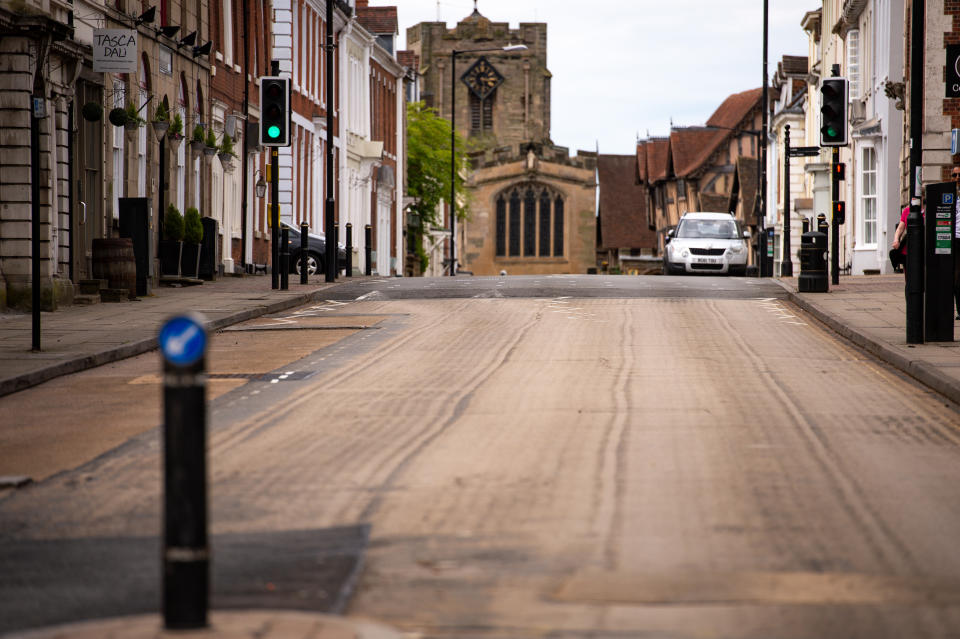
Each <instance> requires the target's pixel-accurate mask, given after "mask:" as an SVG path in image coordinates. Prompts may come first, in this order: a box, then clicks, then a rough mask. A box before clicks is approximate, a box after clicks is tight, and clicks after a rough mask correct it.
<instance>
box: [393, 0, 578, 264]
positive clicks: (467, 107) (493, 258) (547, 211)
mask: <svg viewBox="0 0 960 639" xmlns="http://www.w3.org/2000/svg"><path fill="white" fill-rule="evenodd" d="M521 44H522V45H525V46H526V49H524V50H520V51H505V50H504V49H505V48H508V47H515V46H516V45H521ZM407 47H408V48H410V49H412V50H413V51H414V52H416V54H417V55H419V56H420V61H421V66H420V73H421V76H422V79H423V82H422V85H421V86H422V91H423V92H422V95H423V98H424V101H425V102H426V103H427V106H429V107H432V108H434V109H436V110H437V112H438V113H439V115H440V116H441V117H443V118H446V119H447V120H450V116H451V114H452V113H454V112H455V113H456V127H457V131H458V132H459V133H460V134H461V135H463V137H464V138H465V139H466V140H467V143H468V151H467V159H468V162H469V165H470V170H469V172H468V176H467V182H466V189H467V191H468V192H469V194H470V197H469V198H467V199H466V200H465V202H464V207H466V206H468V207H469V209H468V210H464V208H459V209H458V212H459V213H460V214H461V216H459V217H458V222H457V223H456V224H455V225H452V224H450V221H449V215H448V216H447V219H445V220H444V226H443V228H437V229H431V230H430V231H429V233H431V234H432V235H433V241H432V243H431V245H432V246H434V247H436V248H435V253H434V254H431V256H430V263H432V264H446V265H449V264H450V254H451V253H455V256H454V258H453V259H454V261H455V262H456V264H457V269H456V270H457V272H462V271H467V272H470V273H473V274H475V275H496V274H498V273H503V272H506V273H509V274H511V275H522V274H526V275H541V274H544V275H546V274H560V273H587V272H589V271H590V270H591V269H595V268H596V263H597V253H596V237H597V226H596V179H595V171H596V168H597V157H596V153H594V152H590V151H578V152H577V154H576V156H571V155H570V152H569V150H568V149H567V148H565V147H561V146H556V145H554V144H553V142H552V140H551V137H550V80H551V77H552V76H551V73H550V71H549V70H548V69H547V25H546V23H542V22H521V23H520V25H519V27H518V28H516V29H511V28H510V24H509V23H507V22H493V21H491V20H489V19H487V18H486V17H484V16H483V15H482V14H481V13H480V12H479V11H478V10H477V9H476V2H474V11H473V13H472V14H471V15H470V16H468V17H467V18H465V19H464V20H462V21H461V22H459V23H457V26H456V27H455V28H453V29H447V25H446V24H445V23H443V22H421V23H420V24H418V25H416V26H413V27H411V28H409V29H407ZM454 51H456V52H457V55H456V66H455V68H452V67H451V63H452V57H451V56H452V53H453V52H454ZM454 87H455V88H454ZM453 97H455V98H456V99H455V102H456V103H455V104H454V100H453V99H452V98H453ZM454 109H455V111H454ZM448 212H449V209H448ZM451 228H454V229H455V232H456V238H455V241H454V242H453V245H452V246H451V244H450V242H449V238H450V230H451ZM448 272H449V271H448V270H444V271H442V272H434V273H431V274H433V275H442V274H445V273H448Z"/></svg>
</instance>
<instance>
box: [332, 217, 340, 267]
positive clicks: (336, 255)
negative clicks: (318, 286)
mask: <svg viewBox="0 0 960 639" xmlns="http://www.w3.org/2000/svg"><path fill="white" fill-rule="evenodd" d="M333 273H334V275H340V225H337V226H335V227H333Z"/></svg>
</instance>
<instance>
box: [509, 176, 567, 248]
mask: <svg viewBox="0 0 960 639" xmlns="http://www.w3.org/2000/svg"><path fill="white" fill-rule="evenodd" d="M563 207H564V204H563V197H562V196H561V195H559V194H558V195H554V192H552V191H551V190H550V189H549V188H548V187H544V186H538V185H536V184H526V185H521V186H516V187H512V188H510V189H508V190H506V191H504V192H503V193H501V194H500V195H499V196H497V199H496V210H497V212H496V255H497V257H507V256H508V255H509V257H520V256H521V250H522V251H523V253H522V256H523V257H533V258H535V257H562V256H563V228H564V220H563ZM551 247H552V253H551Z"/></svg>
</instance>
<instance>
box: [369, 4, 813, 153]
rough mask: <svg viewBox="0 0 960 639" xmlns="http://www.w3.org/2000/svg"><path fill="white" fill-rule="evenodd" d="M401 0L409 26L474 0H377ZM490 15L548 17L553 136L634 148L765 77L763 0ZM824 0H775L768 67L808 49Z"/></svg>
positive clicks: (605, 147)
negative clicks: (806, 19) (810, 15)
mask: <svg viewBox="0 0 960 639" xmlns="http://www.w3.org/2000/svg"><path fill="white" fill-rule="evenodd" d="M370 4H371V5H375V6H389V5H396V6H397V11H398V17H399V21H400V45H401V48H404V46H405V44H406V29H407V27H410V26H413V25H414V24H417V23H418V22H424V21H429V22H433V21H435V20H437V19H438V18H437V13H438V11H439V20H440V21H442V22H446V23H447V26H448V27H450V28H452V27H453V26H454V25H455V24H456V23H457V22H458V21H460V20H462V19H464V18H465V17H467V16H469V15H470V14H471V13H472V12H473V0H441V1H440V3H439V5H438V3H437V0H371V1H370ZM478 6H479V9H480V13H482V14H483V15H484V16H486V17H487V18H489V19H491V20H494V21H505V22H509V23H510V26H511V27H512V28H516V26H517V24H518V23H520V22H546V23H547V67H548V68H549V69H550V71H551V72H552V73H553V105H552V106H553V109H552V112H553V122H552V129H551V137H552V138H553V141H554V143H556V144H559V145H561V146H566V147H570V149H571V151H575V150H576V149H586V150H594V149H595V148H596V147H597V145H598V144H599V148H600V152H601V153H623V154H630V153H633V152H634V151H635V149H636V138H637V134H638V133H639V135H640V136H641V137H646V135H647V133H648V132H649V133H650V135H666V134H667V133H668V132H669V130H670V121H671V118H672V119H673V123H674V124H675V125H677V126H684V125H695V124H703V123H704V122H705V121H706V119H707V118H708V117H710V114H711V113H712V112H713V110H714V109H716V108H717V106H719V104H720V103H721V102H722V101H723V99H724V98H725V97H726V96H728V95H730V94H731V93H737V92H739V91H745V90H747V89H751V88H756V87H759V86H760V85H761V83H762V82H763V67H762V64H763V1H762V0H589V1H587V2H585V1H584V0H479V5H478ZM818 6H819V3H817V2H805V1H803V0H801V1H799V2H798V1H797V0H769V7H770V57H769V68H770V73H771V74H772V73H773V72H774V71H775V70H776V65H777V61H778V60H780V59H781V58H782V57H783V56H784V55H806V54H807V39H806V34H805V33H804V32H803V30H802V29H801V27H800V21H801V20H802V19H803V16H804V14H805V13H806V12H807V11H809V10H812V9H816V8H817V7H818Z"/></svg>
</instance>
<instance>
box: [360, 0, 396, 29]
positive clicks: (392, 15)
mask: <svg viewBox="0 0 960 639" xmlns="http://www.w3.org/2000/svg"><path fill="white" fill-rule="evenodd" d="M357 22H359V23H360V26H361V27H363V28H364V29H366V30H367V31H369V32H370V33H372V34H374V35H398V34H399V33H400V30H399V27H398V26H397V8H396V7H367V6H361V5H360V4H359V3H358V4H357Z"/></svg>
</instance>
